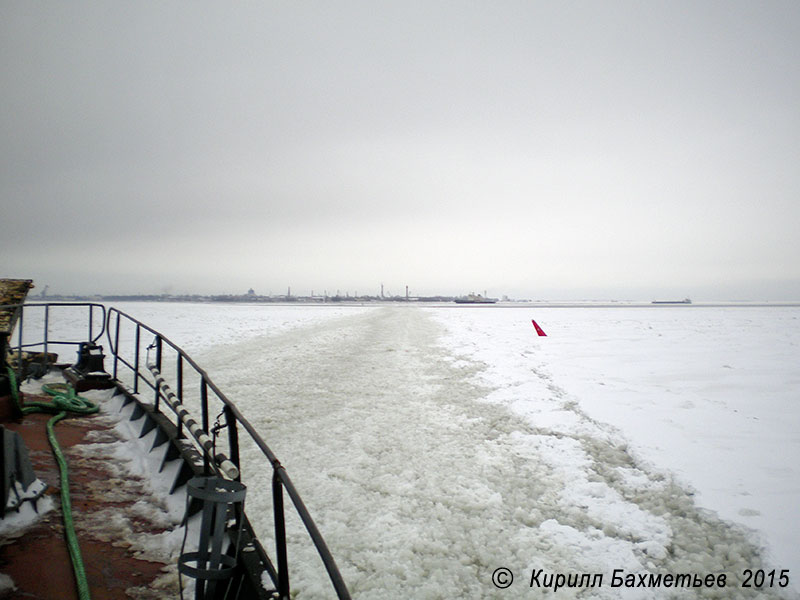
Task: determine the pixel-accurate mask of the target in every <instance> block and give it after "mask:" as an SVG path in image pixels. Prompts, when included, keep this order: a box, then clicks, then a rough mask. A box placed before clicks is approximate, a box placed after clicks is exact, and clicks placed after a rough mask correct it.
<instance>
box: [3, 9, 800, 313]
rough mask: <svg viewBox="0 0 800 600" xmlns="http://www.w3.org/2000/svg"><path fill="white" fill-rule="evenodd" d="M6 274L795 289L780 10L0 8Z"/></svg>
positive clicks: (78, 281) (304, 286)
mask: <svg viewBox="0 0 800 600" xmlns="http://www.w3.org/2000/svg"><path fill="white" fill-rule="evenodd" d="M0 90H2V91H1V92H0V93H1V94H2V99H3V102H2V106H1V107H0V136H2V138H1V139H2V145H1V146H0V186H1V187H0V194H1V197H2V201H3V211H2V221H0V244H1V245H2V246H1V247H0V248H1V252H2V254H0V275H2V276H15V277H26V278H28V277H30V278H34V279H35V280H36V283H37V286H38V288H39V289H41V288H43V287H44V285H45V284H49V285H50V291H51V292H64V293H73V292H81V293H82V292H89V291H96V292H100V293H130V292H144V293H161V292H172V293H242V292H244V291H246V290H247V289H248V288H250V287H253V288H254V289H255V290H256V292H258V293H262V294H266V293H270V292H272V293H284V292H285V291H286V288H287V287H288V286H291V287H292V291H293V292H295V293H298V294H307V293H310V292H311V290H314V291H315V292H316V293H321V292H322V291H323V290H326V289H327V291H328V292H329V293H334V292H335V291H336V290H337V289H338V290H340V291H341V292H342V293H344V292H345V291H349V292H350V293H351V294H352V293H354V292H359V293H373V294H374V293H377V292H379V290H380V284H381V282H383V283H384V284H385V285H386V289H387V290H388V291H391V292H393V293H402V292H403V291H404V286H405V285H409V286H410V289H411V293H412V294H413V293H418V294H433V293H449V294H453V293H466V292H468V291H473V290H474V291H483V290H488V291H489V293H490V295H492V294H493V295H501V294H508V295H510V296H512V297H527V298H549V299H569V298H602V299H613V298H618V299H649V298H655V297H664V296H668V297H683V296H684V295H691V296H692V297H694V298H697V299H702V298H706V299H752V300H761V299H800V235H798V230H800V108H799V107H800V2H797V1H795V0H791V1H787V2H778V1H764V2H751V1H746V2H736V1H725V2H708V1H697V0H691V1H686V2H682V1H668V2H649V1H636V2H622V1H614V2H611V1H609V2H595V1H586V2H563V1H559V2H537V1H533V0H527V1H522V2H510V1H492V2H472V1H470V2H468V1H466V0H465V1H461V2H437V1H430V0H426V1H424V2H414V1H410V0H402V1H396V2H374V1H364V2H327V1H326V2H322V1H320V2H289V1H287V2H248V3H227V2H226V3H211V2H177V1H174V2H107V1H103V2H67V3H65V2H12V1H9V0H2V1H1V2H0Z"/></svg>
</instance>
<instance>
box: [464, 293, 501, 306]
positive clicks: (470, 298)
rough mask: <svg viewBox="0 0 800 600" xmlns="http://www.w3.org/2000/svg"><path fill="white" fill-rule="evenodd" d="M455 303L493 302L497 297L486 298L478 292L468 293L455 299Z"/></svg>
mask: <svg viewBox="0 0 800 600" xmlns="http://www.w3.org/2000/svg"><path fill="white" fill-rule="evenodd" d="M455 302H456V304H494V303H495V302H497V298H487V297H485V296H481V295H480V294H468V295H467V296H461V297H459V298H456V299H455Z"/></svg>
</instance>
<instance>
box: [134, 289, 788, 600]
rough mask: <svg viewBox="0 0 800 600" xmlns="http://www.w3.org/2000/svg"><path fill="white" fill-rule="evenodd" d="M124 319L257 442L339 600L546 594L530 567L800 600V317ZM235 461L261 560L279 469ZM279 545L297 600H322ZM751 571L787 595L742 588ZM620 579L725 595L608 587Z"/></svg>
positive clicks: (667, 594) (640, 312)
mask: <svg viewBox="0 0 800 600" xmlns="http://www.w3.org/2000/svg"><path fill="white" fill-rule="evenodd" d="M124 309H125V310H126V311H127V312H129V313H130V314H131V315H133V316H134V317H137V318H142V319H143V320H145V321H146V322H150V323H153V324H154V325H155V326H156V327H157V328H158V329H160V330H161V331H162V332H163V333H165V334H166V335H167V336H168V337H170V338H171V339H173V341H175V342H177V343H178V344H179V345H182V346H183V347H184V348H185V349H187V350H189V351H190V352H191V353H192V355H193V356H194V358H196V359H197V361H198V362H199V364H200V365H201V366H202V367H203V368H205V369H206V370H207V372H208V373H209V374H210V375H211V377H212V378H213V379H214V380H215V382H216V383H217V384H218V385H219V386H220V387H221V389H223V390H224V391H225V392H226V394H227V395H228V397H229V398H231V399H232V400H233V401H234V402H236V403H237V404H238V405H239V407H240V409H241V410H242V412H243V414H245V416H247V418H248V419H249V420H250V421H251V423H252V424H253V425H254V426H255V427H256V428H257V429H258V430H259V431H260V432H261V434H262V436H263V438H264V439H265V441H266V442H267V443H268V444H269V445H270V446H271V447H272V448H273V450H274V451H275V452H276V454H277V456H278V457H279V458H280V459H281V461H282V463H283V464H284V466H286V468H287V470H288V472H289V474H290V476H291V477H292V480H293V481H294V483H295V485H296V487H297V488H298V490H299V492H300V494H301V495H302V496H303V499H304V501H305V503H306V505H307V506H308V508H309V509H310V511H311V514H312V515H313V517H314V519H315V521H316V522H317V524H318V526H319V528H320V530H321V531H322V533H323V535H324V536H325V538H326V541H327V543H328V545H329V546H330V548H331V550H332V552H333V555H334V557H335V558H336V561H337V563H338V565H339V567H340V569H341V571H342V574H343V576H344V578H345V581H346V582H347V584H348V587H349V588H350V590H351V593H352V594H353V596H354V598H399V597H408V598H458V597H475V598H478V597H481V598H483V597H491V598H530V597H538V596H539V595H541V593H542V590H536V589H530V588H529V587H528V584H529V582H530V578H531V573H532V571H533V570H534V569H541V570H543V571H544V572H545V573H564V574H570V573H590V574H593V573H601V574H603V577H604V582H603V586H602V587H598V588H588V589H585V588H575V589H561V590H559V591H558V593H557V594H556V597H559V598H570V597H581V598H619V597H624V598H672V597H697V596H701V597H718V598H736V597H739V598H757V597H785V598H796V597H798V596H797V594H796V589H797V584H796V581H795V579H794V578H795V577H797V576H798V573H800V571H799V570H798V569H800V551H799V550H798V549H797V547H796V544H795V540H797V539H800V538H799V536H798V534H799V533H800V525H798V523H797V509H796V505H797V500H798V498H800V472H799V471H800V467H798V460H797V459H798V457H800V427H798V425H800V407H799V406H798V403H797V399H798V398H797V390H798V389H800V387H798V383H800V381H798V379H800V370H799V369H798V366H797V356H798V352H797V339H798V334H800V318H798V317H800V308H791V307H788V308H779V307H769V308H756V307H747V308H733V307H715V308H711V307H702V306H697V305H695V306H691V307H615V308H583V307H582V308H544V307H538V306H536V305H521V306H519V307H516V306H515V307H501V306H495V307H456V306H413V305H395V306H391V305H389V306H387V305H383V306H377V307H376V306H365V307H355V306H353V307H348V306H290V307H287V306H258V305H255V306H238V305H234V306H231V305H181V306H173V305H166V304H164V305H159V304H131V305H128V306H125V307H124ZM532 318H535V319H536V320H537V322H538V323H539V324H540V325H541V326H542V327H543V328H544V329H545V331H547V333H548V337H546V338H540V337H538V336H537V335H536V332H535V330H534V329H533V326H532V325H531V319H532ZM240 441H241V442H242V443H243V446H242V473H243V480H244V481H245V482H246V483H247V484H248V498H247V512H248V514H249V515H250V518H251V520H252V521H254V524H255V525H256V528H257V530H258V532H259V534H260V537H261V538H262V540H263V541H264V545H265V547H266V548H267V549H268V550H270V549H271V548H272V542H271V528H272V521H271V492H270V486H269V483H270V479H271V469H270V468H269V467H268V466H267V465H266V464H265V461H264V460H263V458H262V456H261V455H260V453H259V452H258V451H257V450H256V449H255V448H254V447H250V446H248V445H247V443H246V442H245V440H243V439H240ZM289 528H290V531H289V543H290V547H289V558H290V567H291V578H292V587H293V589H294V591H295V592H296V593H297V597H298V598H321V597H333V596H334V594H333V591H332V588H331V586H330V583H329V582H328V580H327V576H326V574H325V571H324V568H323V567H322V564H321V562H320V561H319V559H318V558H317V557H316V552H315V550H314V549H313V547H312V545H311V544H310V542H309V541H308V538H307V535H306V534H305V532H304V531H303V530H302V526H301V525H300V524H299V522H297V521H296V520H292V519H291V518H290V522H289ZM498 567H506V568H508V569H510V570H511V571H512V572H513V573H514V575H515V580H514V583H513V585H511V587H509V588H508V589H503V590H498V589H496V588H494V586H493V585H492V580H491V577H492V573H493V571H494V570H495V569H497V568H498ZM761 568H763V569H766V570H771V569H777V570H778V571H780V570H781V569H789V571H790V577H791V578H792V585H791V587H790V588H788V589H780V588H777V587H776V588H773V589H772V590H770V589H764V590H760V591H757V590H754V589H743V588H741V587H740V584H741V578H742V574H743V572H744V571H745V569H751V570H756V569H761ZM614 569H623V570H624V571H625V573H637V574H641V573H649V572H652V573H673V574H679V573H699V574H709V573H714V574H717V573H726V574H727V578H728V585H727V587H726V588H725V589H722V590H720V589H703V590H686V591H683V592H681V591H676V590H674V589H660V590H654V589H624V588H622V589H621V588H616V589H615V588H611V587H610V583H611V575H612V571H613V570H614ZM676 594H677V595H676Z"/></svg>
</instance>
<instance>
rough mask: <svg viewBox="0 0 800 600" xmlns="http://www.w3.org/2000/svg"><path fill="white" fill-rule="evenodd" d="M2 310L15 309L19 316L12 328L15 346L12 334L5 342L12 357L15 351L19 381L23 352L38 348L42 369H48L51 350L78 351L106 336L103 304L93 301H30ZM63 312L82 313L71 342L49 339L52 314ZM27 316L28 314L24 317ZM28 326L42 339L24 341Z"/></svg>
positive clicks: (73, 327) (7, 306) (5, 307)
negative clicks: (15, 341) (73, 348)
mask: <svg viewBox="0 0 800 600" xmlns="http://www.w3.org/2000/svg"><path fill="white" fill-rule="evenodd" d="M2 309H3V310H14V311H17V314H18V318H17V321H16V328H15V334H16V338H17V343H16V344H14V343H13V341H12V339H11V338H13V337H14V335H11V336H10V337H9V340H8V342H7V343H8V347H9V350H11V352H12V356H13V352H15V351H16V352H17V364H16V366H17V369H16V370H17V379H18V380H21V379H22V376H23V361H22V360H21V358H22V352H23V351H30V350H31V349H35V348H41V349H42V357H41V360H42V366H43V367H44V368H45V369H47V368H48V366H49V364H48V363H49V360H50V358H49V354H50V349H51V347H53V346H56V347H60V346H75V347H76V348H77V347H78V346H80V344H81V343H82V342H86V341H89V342H92V343H95V342H97V340H99V339H100V338H101V337H102V335H103V333H105V327H106V307H105V306H103V305H102V304H96V303H94V302H31V303H26V304H6V305H3V306H2ZM66 309H79V310H80V309H83V310H85V315H83V316H79V317H78V318H77V322H76V323H74V324H73V326H72V332H73V333H72V335H73V336H76V337H73V338H72V339H59V338H51V337H50V322H51V319H52V317H51V314H53V313H57V312H60V313H61V314H63V311H64V310H66ZM81 312H82V311H81ZM26 313H28V316H27V317H26ZM31 313H34V315H33V316H32V315H31ZM36 313H38V317H39V319H38V321H36V322H34V323H33V325H31V319H33V318H36ZM98 314H99V315H100V319H99V322H98V319H97V317H96V316H97V315H98ZM81 321H83V322H84V323H85V324H83V325H81V324H80V323H79V322H81ZM26 323H27V325H26ZM31 326H33V327H34V331H38V330H39V329H41V337H39V335H36V336H35V337H36V339H35V340H34V341H26V333H27V331H28V329H29V328H30V327H31ZM84 331H85V334H84ZM10 333H11V332H10ZM29 338H30V336H28V338H27V339H29ZM0 358H1V357H0Z"/></svg>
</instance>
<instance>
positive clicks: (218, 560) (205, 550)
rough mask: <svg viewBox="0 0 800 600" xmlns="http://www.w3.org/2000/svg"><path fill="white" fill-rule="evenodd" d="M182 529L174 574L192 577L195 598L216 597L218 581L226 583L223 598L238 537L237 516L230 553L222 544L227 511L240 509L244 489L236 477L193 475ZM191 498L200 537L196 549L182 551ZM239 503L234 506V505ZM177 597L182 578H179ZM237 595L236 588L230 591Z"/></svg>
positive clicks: (229, 587)
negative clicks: (198, 519) (197, 510)
mask: <svg viewBox="0 0 800 600" xmlns="http://www.w3.org/2000/svg"><path fill="white" fill-rule="evenodd" d="M186 491H187V494H186V529H185V531H184V536H183V544H182V545H181V555H180V557H179V558H178V574H179V575H181V574H184V575H188V576H189V577H192V578H194V579H195V599H196V600H205V599H206V598H219V597H220V595H221V592H222V590H221V589H217V586H218V584H226V589H225V594H224V596H222V597H224V598H228V597H229V595H228V592H231V591H233V589H232V588H233V585H234V584H235V582H234V579H233V576H234V573H235V572H236V564H237V559H238V555H239V550H240V548H239V542H240V541H241V539H242V520H241V519H239V520H238V524H236V526H237V527H238V531H237V533H236V547H234V548H233V553H232V554H231V553H230V551H229V550H228V549H226V547H225V542H226V541H227V539H226V536H225V532H226V529H228V519H229V516H230V515H231V514H234V515H235V514H236V513H238V514H242V513H244V498H245V494H246V492H247V489H246V488H245V486H244V485H243V484H242V483H241V482H239V481H227V480H225V479H222V478H220V477H195V478H194V479H191V480H190V481H189V482H188V483H187V484H186ZM192 502H199V503H200V505H201V507H202V508H201V511H202V515H203V516H202V522H201V523H200V532H199V533H200V539H199V541H198V548H197V552H183V550H184V548H185V546H186V538H187V537H188V533H189V512H190V506H191V504H192ZM237 504H238V505H239V506H238V508H237V506H236V505H237ZM180 587H181V598H183V582H182V581H181V586H180ZM233 592H234V593H233V597H238V590H237V591H233Z"/></svg>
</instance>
